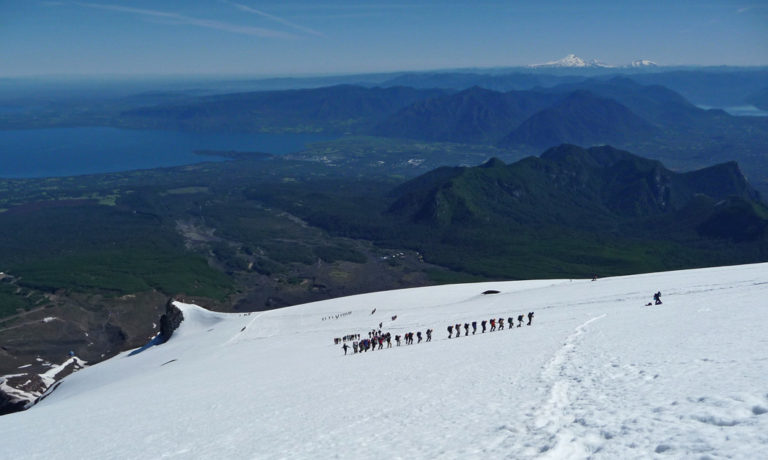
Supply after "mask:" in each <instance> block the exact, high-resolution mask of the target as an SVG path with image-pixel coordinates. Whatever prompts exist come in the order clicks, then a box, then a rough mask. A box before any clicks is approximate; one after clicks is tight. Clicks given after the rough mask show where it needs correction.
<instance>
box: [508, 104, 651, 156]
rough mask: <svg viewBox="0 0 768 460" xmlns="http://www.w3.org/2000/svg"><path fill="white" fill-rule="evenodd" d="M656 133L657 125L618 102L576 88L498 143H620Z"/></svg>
mask: <svg viewBox="0 0 768 460" xmlns="http://www.w3.org/2000/svg"><path fill="white" fill-rule="evenodd" d="M657 133H658V130H657V128H655V127H654V126H653V125H651V124H650V123H649V122H648V121H646V120H644V119H642V118H640V117H639V116H637V115H635V114H634V113H632V111H631V110H629V109H628V108H626V107H625V106H623V105H621V104H619V103H618V102H615V101H613V100H610V99H604V98H600V97H597V96H595V95H593V94H591V93H589V92H587V91H576V92H573V93H571V94H570V95H568V96H567V97H566V98H565V99H563V100H562V101H560V102H559V103H557V104H555V105H554V106H552V107H550V108H548V109H545V110H542V111H541V112H539V113H537V114H535V115H533V116H532V117H530V118H529V119H527V120H526V121H525V122H523V123H522V124H521V125H520V126H519V127H517V128H516V129H515V130H514V131H512V132H511V133H510V134H509V135H508V136H506V137H505V138H504V139H503V140H502V141H501V143H502V144H503V145H519V144H523V145H528V146H531V147H537V148H545V147H551V146H554V145H558V144H562V143H571V144H579V145H586V146H589V145H598V144H624V143H626V142H628V141H631V140H635V139H638V138H642V137H651V136H654V135H655V134H657Z"/></svg>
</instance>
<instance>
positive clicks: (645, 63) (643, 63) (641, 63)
mask: <svg viewBox="0 0 768 460" xmlns="http://www.w3.org/2000/svg"><path fill="white" fill-rule="evenodd" d="M629 66H630V67H635V68H637V67H658V66H659V65H658V64H656V63H655V62H653V61H651V60H649V59H637V60H634V61H632V64H630V65H629Z"/></svg>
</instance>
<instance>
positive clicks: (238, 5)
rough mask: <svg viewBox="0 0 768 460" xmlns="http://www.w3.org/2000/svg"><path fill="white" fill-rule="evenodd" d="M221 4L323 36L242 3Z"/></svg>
mask: <svg viewBox="0 0 768 460" xmlns="http://www.w3.org/2000/svg"><path fill="white" fill-rule="evenodd" d="M221 2H222V3H226V4H228V5H232V6H233V7H235V8H237V9H238V10H240V11H245V12H246V13H253V14H257V15H259V16H261V17H265V18H267V19H271V20H272V21H275V22H278V23H280V24H283V25H285V26H288V27H293V28H294V29H296V30H300V31H302V32H306V33H308V34H311V35H316V36H318V37H324V36H325V35H324V34H322V33H321V32H318V31H316V30H314V29H310V28H309V27H304V26H302V25H299V24H296V23H294V22H291V21H288V20H287V19H283V18H281V17H279V16H275V15H274V14H269V13H266V12H264V11H261V10H257V9H256V8H252V7H250V6H248V5H243V4H242V3H235V2H230V1H229V0H221Z"/></svg>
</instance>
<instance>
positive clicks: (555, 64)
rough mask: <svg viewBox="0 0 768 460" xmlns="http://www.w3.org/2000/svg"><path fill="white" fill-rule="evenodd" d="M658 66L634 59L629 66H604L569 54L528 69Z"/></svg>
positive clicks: (601, 63)
mask: <svg viewBox="0 0 768 460" xmlns="http://www.w3.org/2000/svg"><path fill="white" fill-rule="evenodd" d="M658 66H659V65H658V64H656V63H655V62H653V61H651V60H650V59H636V60H634V61H632V63H631V64H627V65H622V66H615V65H612V64H606V63H605V62H603V61H600V60H599V59H590V60H589V61H586V60H584V59H582V58H580V57H578V56H576V55H575V54H569V55H568V56H566V57H564V58H562V59H558V60H557V61H549V62H545V63H543V64H531V65H529V66H528V67H531V68H568V67H570V68H583V69H586V68H591V69H595V68H602V69H611V68H616V67H632V68H642V67H658Z"/></svg>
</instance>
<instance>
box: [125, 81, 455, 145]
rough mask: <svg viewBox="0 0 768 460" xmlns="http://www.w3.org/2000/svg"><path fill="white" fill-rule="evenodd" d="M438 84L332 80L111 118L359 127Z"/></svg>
mask: <svg viewBox="0 0 768 460" xmlns="http://www.w3.org/2000/svg"><path fill="white" fill-rule="evenodd" d="M443 94H445V91H444V90H438V89H428V90H420V89H414V88H406V87H388V88H364V87H361V86H352V85H338V86H330V87H325V88H318V89H299V90H286V91H261V92H250V93H234V94H224V95H216V96H205V97H197V98H191V99H188V100H186V101H183V102H180V101H177V102H172V103H168V104H160V105H156V106H150V107H143V108H138V109H132V110H127V111H125V112H123V113H121V114H120V116H119V117H118V118H117V120H116V122H117V123H118V124H120V125H123V126H128V127H134V128H170V129H184V130H195V131H197V130H201V131H241V132H321V131H322V132H331V133H345V132H348V131H353V132H359V131H360V130H364V129H369V128H370V127H372V126H373V125H374V124H375V123H376V122H377V121H380V120H383V119H384V118H386V117H387V116H388V115H391V114H392V113H394V112H396V111H397V110H400V109H401V108H403V107H406V106H408V105H411V104H413V103H415V102H417V101H419V100H423V99H428V98H431V97H435V96H440V95H443Z"/></svg>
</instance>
